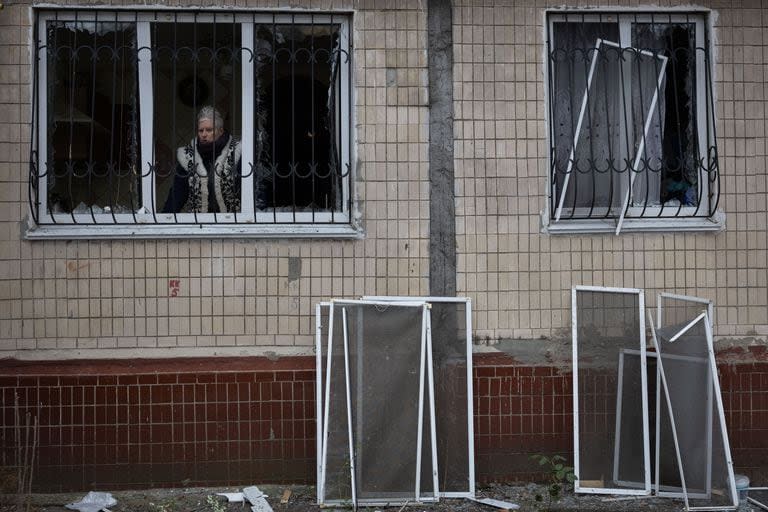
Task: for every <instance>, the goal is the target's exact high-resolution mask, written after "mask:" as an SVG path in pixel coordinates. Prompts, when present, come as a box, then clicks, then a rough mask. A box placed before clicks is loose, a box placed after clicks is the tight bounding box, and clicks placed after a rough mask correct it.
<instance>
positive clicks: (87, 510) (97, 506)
mask: <svg viewBox="0 0 768 512" xmlns="http://www.w3.org/2000/svg"><path fill="white" fill-rule="evenodd" d="M112 505H117V500H116V499H115V498H114V497H113V496H112V493H109V492H94V491H91V492H89V493H88V494H86V495H85V496H83V498H82V499H81V500H80V501H78V502H75V503H70V504H69V505H65V507H66V508H68V509H69V510H79V511H80V512H99V511H100V510H107V507H111V506H112Z"/></svg>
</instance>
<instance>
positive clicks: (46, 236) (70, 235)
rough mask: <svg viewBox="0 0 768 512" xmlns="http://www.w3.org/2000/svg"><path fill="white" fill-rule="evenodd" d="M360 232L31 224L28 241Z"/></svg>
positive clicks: (344, 228)
mask: <svg viewBox="0 0 768 512" xmlns="http://www.w3.org/2000/svg"><path fill="white" fill-rule="evenodd" d="M363 236H364V233H363V231H362V229H359V228H356V227H354V226H352V225H349V224H328V225H320V224H318V225H311V224H297V225H291V226H286V225H284V224H281V225H258V226H254V225H242V224H240V225H229V226H228V225H211V224H201V225H197V226H195V225H185V226H178V225H175V226H174V225H165V226H163V225H151V226H148V225H140V224H130V225H90V226H74V225H54V226H52V225H45V226H36V225H32V224H30V225H29V226H28V227H27V228H26V230H25V232H24V238H25V239H27V240H93V239H96V240H119V239H146V240H152V239H169V238H175V239H190V238H277V239H285V238H335V239H361V238H363Z"/></svg>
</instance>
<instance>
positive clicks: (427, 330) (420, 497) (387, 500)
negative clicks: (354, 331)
mask: <svg viewBox="0 0 768 512" xmlns="http://www.w3.org/2000/svg"><path fill="white" fill-rule="evenodd" d="M365 306H373V307H383V308H389V307H406V308H419V309H421V313H420V317H419V318H420V323H421V325H420V333H421V342H420V343H421V345H420V346H419V347H415V349H418V354H420V360H419V361H418V365H419V372H418V373H419V375H418V385H419V389H418V402H417V403H418V411H417V422H418V425H417V426H416V430H417V431H416V432H414V435H415V436H416V437H417V441H416V446H415V475H414V476H415V481H414V490H413V495H407V496H390V495H384V494H387V493H383V494H382V495H381V496H380V497H378V496H371V495H370V494H371V492H370V491H368V494H369V496H368V497H365V498H363V497H362V496H361V489H358V487H359V486H360V485H361V480H360V478H362V474H359V475H358V477H356V476H355V473H356V471H362V466H360V464H361V462H359V461H358V458H361V457H362V455H361V454H359V453H357V452H356V450H355V447H356V446H358V444H356V439H355V433H354V431H353V424H354V421H353V417H352V415H353V410H355V408H356V407H358V405H360V404H357V403H355V405H354V406H353V405H352V398H351V394H352V383H351V381H350V373H351V372H350V367H349V365H350V349H351V347H350V333H349V332H348V323H349V322H348V320H347V308H348V307H365ZM334 314H335V315H336V316H342V317H343V321H342V323H341V325H342V329H343V331H344V336H343V338H344V363H345V392H346V398H347V413H348V414H347V425H346V426H347V431H348V438H349V461H350V473H351V478H352V489H353V492H352V494H353V496H352V505H353V507H356V506H357V505H366V506H387V505H401V504H405V503H414V502H417V503H419V502H433V501H437V500H439V483H438V478H437V476H438V473H437V453H436V448H437V447H436V436H435V413H434V385H433V369H432V364H431V351H432V347H431V320H430V315H429V305H428V304H427V303H425V302H413V301H407V302H402V301H401V302H392V301H386V302H385V301H370V300H333V301H331V302H330V313H329V318H330V319H331V320H330V321H329V337H328V352H327V360H328V367H327V368H326V370H327V372H326V374H327V377H326V382H327V383H328V385H326V387H325V401H324V415H325V417H324V421H323V429H322V430H323V436H324V441H323V443H322V445H321V446H322V452H323V460H322V463H321V470H320V477H321V479H320V481H319V485H318V501H319V502H320V503H321V504H325V505H334V504H347V502H346V501H337V500H328V499H326V495H325V494H326V493H325V486H326V482H325V479H326V472H327V469H326V463H327V451H328V441H327V436H328V427H329V424H328V418H329V410H328V408H329V394H330V388H331V385H330V384H331V381H330V380H329V377H330V372H331V367H330V365H331V361H332V346H333V344H332V343H333V326H334V320H333V317H334ZM358 323H359V322H358ZM337 327H338V326H337ZM357 341H358V342H360V340H357ZM362 374H363V372H362V370H361V369H358V370H357V373H356V376H357V377H360V376H361V375H362ZM358 391H359V389H358ZM425 394H426V395H427V397H428V400H429V402H428V406H427V408H426V409H425V407H424V405H425V404H424V399H425ZM361 409H364V407H362V406H361ZM360 414H364V413H360ZM427 415H428V416H427ZM425 416H426V421H428V425H427V424H426V423H425ZM359 418H362V416H360V417H359ZM425 430H426V431H427V432H426V435H428V436H429V437H430V442H429V443H425V444H424V446H423V445H422V442H423V437H424V434H425ZM427 444H429V446H428V448H426V445H427ZM360 448H362V446H360ZM425 451H426V452H427V453H428V454H429V455H431V461H430V463H431V469H430V467H429V466H426V465H425V466H423V467H422V454H423V453H424V452H425ZM422 469H424V471H422ZM430 477H431V478H430ZM423 478H426V479H427V481H429V483H430V484H431V486H432V489H431V490H430V491H428V492H427V493H424V492H423V491H422V486H423V484H422V479H423ZM396 493H402V491H396ZM374 494H375V492H374ZM430 494H431V495H430Z"/></svg>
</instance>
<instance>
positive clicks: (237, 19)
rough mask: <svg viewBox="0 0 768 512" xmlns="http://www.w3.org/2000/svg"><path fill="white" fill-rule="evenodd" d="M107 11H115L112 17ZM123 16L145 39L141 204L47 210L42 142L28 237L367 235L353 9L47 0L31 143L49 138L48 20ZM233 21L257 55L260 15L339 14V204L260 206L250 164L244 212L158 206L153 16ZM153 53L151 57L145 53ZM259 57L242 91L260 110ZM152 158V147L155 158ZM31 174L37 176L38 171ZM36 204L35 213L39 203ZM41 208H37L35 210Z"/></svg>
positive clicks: (248, 126)
mask: <svg viewBox="0 0 768 512" xmlns="http://www.w3.org/2000/svg"><path fill="white" fill-rule="evenodd" d="M105 15H108V16H109V17H107V16H105ZM97 19H98V21H100V22H101V21H105V22H107V21H109V22H112V21H115V22H123V23H133V24H134V25H135V29H136V43H137V52H138V58H137V65H136V75H137V79H138V85H137V96H138V97H137V100H136V102H137V109H138V112H139V120H140V121H139V137H138V140H139V154H140V155H141V160H142V162H141V165H140V172H141V176H140V185H139V188H140V189H141V204H140V206H139V207H138V208H137V211H135V212H130V213H113V212H98V213H97V212H88V213H74V212H71V213H63V212H62V213H58V212H57V213H51V212H49V211H48V192H47V191H48V180H47V176H46V174H47V173H45V172H42V171H40V170H41V169H46V166H47V157H48V154H47V151H38V152H37V154H36V155H34V156H35V157H36V159H35V160H36V161H35V162H34V165H35V166H36V168H37V171H30V172H37V174H38V175H37V180H38V182H37V195H36V196H34V195H33V193H32V192H30V212H29V217H28V225H27V230H26V233H25V237H26V238H27V239H90V238H94V237H97V238H104V239H109V238H116V239H120V238H194V237H201V236H204V237H217V236H221V237H232V236H235V237H248V236H253V237H277V238H282V237H309V238H323V237H331V238H360V237H361V236H362V230H361V228H360V226H359V225H357V223H356V222H355V215H354V209H355V204H356V198H355V197H354V195H353V194H354V187H353V185H352V179H353V178H352V169H353V168H354V165H353V164H352V162H353V158H354V147H353V142H354V137H353V135H352V132H351V130H352V126H353V112H352V108H353V86H352V76H351V74H352V66H353V63H352V62H351V60H352V48H353V47H352V40H351V36H352V13H351V12H347V11H339V12H336V11H327V12H326V11H324V12H309V11H290V10H286V11H280V12H273V11H237V12H234V13H233V12H227V11H223V10H221V11H219V10H215V9H210V10H200V11H198V10H192V11H191V12H182V11H180V10H178V9H175V8H168V9H164V8H147V9H144V8H140V7H138V8H121V7H104V8H101V7H80V6H78V7H50V6H45V7H40V8H35V9H34V27H35V29H36V33H34V34H33V35H34V37H32V44H33V45H37V48H35V47H33V48H32V52H33V56H35V57H36V59H37V64H36V75H37V80H34V79H33V83H32V95H33V101H34V102H35V105H36V107H37V108H36V109H33V123H32V138H33V143H34V144H33V146H36V147H37V148H46V147H47V144H48V125H47V116H48V101H49V100H48V94H47V79H48V66H47V64H46V63H47V51H48V50H47V46H48V41H47V30H46V24H47V22H49V21H78V22H81V21H85V22H87V21H97ZM184 22H195V23H235V24H237V25H239V28H240V34H241V52H250V53H251V55H253V52H254V50H253V46H254V45H253V43H254V42H255V39H254V37H255V27H256V26H257V25H258V24H260V23H265V24H266V23H268V24H277V25H283V24H285V25H290V24H296V25H300V24H307V25H309V24H313V23H314V24H317V23H318V22H320V23H328V24H330V23H333V24H338V25H339V40H340V49H341V52H342V53H343V54H346V58H347V59H349V64H348V65H344V66H339V86H338V87H335V89H336V91H335V94H336V95H337V101H338V104H339V114H338V116H339V123H338V124H339V160H340V162H339V168H340V169H341V178H342V179H341V184H342V185H341V193H342V198H341V210H340V211H311V212H300V211H295V210H294V211H276V210H274V209H265V210H259V211H257V210H255V207H254V205H255V202H254V197H253V186H252V184H253V173H252V172H245V171H244V172H243V176H242V186H241V207H240V211H239V212H236V213H229V212H227V213H160V212H158V211H157V208H156V207H155V206H156V204H157V203H156V195H155V193H156V184H155V183H154V180H155V179H156V176H155V172H154V170H153V169H152V167H153V165H152V163H150V161H149V160H150V158H146V157H145V155H154V153H155V150H154V144H153V141H154V129H155V127H154V123H155V119H154V115H153V114H154V90H153V87H154V77H153V70H152V61H151V56H152V53H153V51H154V50H153V46H152V45H153V42H152V40H151V32H152V30H151V27H152V24H154V23H184ZM147 57H149V58H147ZM254 73H255V72H254V66H253V63H252V62H251V61H250V60H249V59H246V58H243V59H242V62H241V92H242V109H243V112H249V111H250V112H252V111H253V91H254V81H255V80H254V78H255V74H254ZM240 130H241V138H242V141H243V144H242V156H241V161H242V162H243V165H245V162H253V161H254V147H253V143H252V141H253V140H254V136H255V121H254V119H253V117H252V116H248V115H243V116H242V125H241V127H240ZM151 159H152V160H153V159H154V156H153V157H151ZM30 178H31V176H30ZM35 208H36V210H37V211H36V212H35V211H33V209H35ZM35 213H36V214H37V215H35Z"/></svg>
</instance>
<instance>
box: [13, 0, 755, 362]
mask: <svg viewBox="0 0 768 512" xmlns="http://www.w3.org/2000/svg"><path fill="white" fill-rule="evenodd" d="M611 4H612V5H613V4H615V2H611ZM625 4H626V5H627V6H629V5H631V4H632V3H631V2H625ZM174 5H180V4H174ZM533 5H534V3H533V2H528V3H526V2H514V3H503V2H486V3H483V2H456V4H455V10H454V27H455V28H454V43H455V44H454V50H455V51H454V58H455V72H454V76H455V94H454V95H455V114H456V124H455V136H456V140H455V155H456V177H457V179H456V191H457V235H458V240H457V241H458V255H459V260H458V289H459V293H460V294H465V295H468V296H470V297H472V299H473V301H474V305H475V307H474V310H475V326H476V336H477V337H479V338H483V339H485V338H488V339H491V340H496V339H504V338H533V337H539V336H546V337H559V336H562V335H563V333H564V329H565V328H567V325H568V309H569V301H568V290H569V289H570V287H571V286H572V285H575V284H596V285H606V286H622V287H640V288H644V289H645V290H647V291H648V292H649V300H648V302H649V305H651V306H652V305H653V302H654V299H653V298H650V296H652V295H653V294H654V293H655V292H656V291H659V290H668V291H674V292H678V293H687V294H692V295H699V296H703V297H708V298H712V299H714V300H715V303H716V305H717V308H716V336H718V337H723V336H750V337H753V338H755V339H758V340H762V341H763V342H764V340H765V337H766V335H767V334H768V282H767V279H768V277H766V276H768V272H766V268H767V267H768V250H767V247H766V243H767V236H768V235H767V233H766V225H767V222H766V219H767V218H768V212H767V211H766V210H768V208H766V204H768V200H767V198H766V173H765V161H766V145H765V108H764V98H765V91H766V87H767V86H766V85H765V80H764V73H765V70H764V68H765V66H764V64H765V62H766V56H765V54H766V52H765V50H764V47H763V37H764V35H763V32H764V26H765V24H766V23H768V10H767V9H766V8H765V7H764V6H763V5H762V4H761V3H760V2H757V1H753V2H739V3H738V4H733V3H731V2H705V3H703V4H701V6H703V7H711V8H712V9H714V15H713V19H714V20H715V39H716V51H715V54H716V61H717V66H716V73H715V78H716V82H717V83H716V95H717V96H716V107H717V117H718V127H717V128H718V135H719V149H720V153H721V157H722V159H721V163H722V165H721V169H722V178H721V190H722V199H721V208H722V209H723V210H724V211H725V213H726V215H727V229H726V230H725V231H723V232H720V233H715V234H713V233H701V234H693V233H687V234H684V233H669V234H622V235H621V236H613V235H593V236H551V235H547V234H542V233H540V223H541V221H540V213H541V211H542V210H543V209H544V208H545V207H546V196H545V194H546V189H547V162H546V157H545V156H546V152H547V142H546V126H545V120H544V112H545V97H544V82H543V58H544V57H543V54H544V49H543V38H544V35H543V34H544V32H543V12H544V11H543V9H544V7H543V6H542V5H540V3H536V4H535V5H536V7H533ZM553 5H554V4H553ZM558 5H560V4H558ZM661 5H662V6H670V5H671V3H664V2H662V3H661ZM298 6H301V7H311V8H316V9H326V8H335V9H342V10H343V9H347V10H353V11H354V18H353V24H354V33H353V41H354V46H355V49H354V81H355V85H354V105H355V119H354V125H355V126H354V130H353V131H354V136H355V138H356V145H355V149H356V156H357V165H356V167H355V177H356V180H355V190H356V193H357V197H358V202H357V206H358V208H359V209H360V214H361V218H362V222H363V226H364V229H365V237H364V239H362V240H354V241H339V240H336V241H323V240H311V241H296V240H294V241H292V240H282V241H272V240H182V241H178V240H172V241H167V240H154V241H152V240H150V241H144V240H125V241H98V240H95V241H46V242H43V241H36V242H28V241H23V240H22V239H21V233H22V231H23V229H24V227H23V225H24V219H25V218H26V216H27V200H26V198H27V187H26V180H27V169H28V167H27V161H28V152H29V145H28V140H29V137H30V129H29V123H28V121H29V118H30V103H29V94H30V85H29V84H30V67H29V65H28V63H29V59H30V56H29V46H28V41H29V25H30V21H31V19H30V16H31V15H30V5H29V4H28V3H24V2H14V3H13V4H12V5H9V6H7V7H6V8H5V9H3V11H2V12H0V25H1V26H2V30H1V31H0V32H2V35H0V44H2V52H0V85H1V87H0V171H2V172H0V180H2V187H0V239H1V240H0V340H1V341H0V351H2V353H5V354H8V355H15V356H24V354H32V353H33V352H31V351H34V355H35V357H50V358H62V357H83V356H87V357H91V356H95V357H109V356H120V355H121V354H122V355H126V356H127V355H135V354H137V353H143V354H145V355H146V354H154V355H159V354H163V353H167V352H166V349H167V348H176V350H175V352H174V354H175V355H196V354H198V355H202V354H208V353H210V352H211V350H210V349H211V347H215V353H216V354H228V353H229V354H232V353H240V352H242V351H243V350H245V351H246V353H249V354H255V353H263V352H264V351H267V350H278V351H283V353H301V352H306V351H308V347H309V346H310V345H311V340H312V334H313V322H312V313H313V305H314V304H315V303H316V302H317V301H319V300H322V299H327V298H330V297H334V296H347V297H350V296H358V295H362V294H377V295H382V294H398V295H409V294H411V295H417V294H424V293H426V291H427V290H428V268H429V265H428V254H427V245H428V244H427V240H428V227H429V226H428V199H429V189H428V182H427V180H426V176H427V161H426V159H427V157H426V155H427V144H426V142H427V137H428V134H427V123H426V119H427V98H426V87H425V84H426V80H427V76H426V67H425V66H426V46H425V45H426V33H425V19H426V16H425V12H424V9H425V6H423V5H420V4H418V3H412V2H382V1H374V0H371V1H367V2H346V3H345V2H321V3H315V2H305V3H300V5H299V4H297V3H296V2H287V3H280V2H275V3H269V4H267V3H265V2H241V3H239V4H238V7H274V8H279V7H286V8H288V7H298ZM296 268H298V269H299V274H298V276H297V275H296V274H295V273H294V272H291V271H289V270H290V269H296ZM176 281H178V290H174V289H173V288H174V287H175V284H176ZM172 294H176V296H175V297H172V296H171V295H172ZM147 351H149V352H147ZM46 354H47V355H46Z"/></svg>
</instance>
